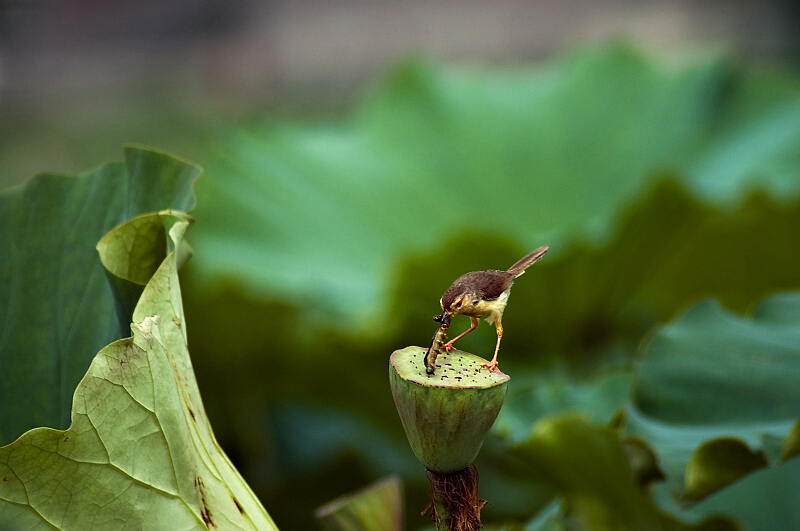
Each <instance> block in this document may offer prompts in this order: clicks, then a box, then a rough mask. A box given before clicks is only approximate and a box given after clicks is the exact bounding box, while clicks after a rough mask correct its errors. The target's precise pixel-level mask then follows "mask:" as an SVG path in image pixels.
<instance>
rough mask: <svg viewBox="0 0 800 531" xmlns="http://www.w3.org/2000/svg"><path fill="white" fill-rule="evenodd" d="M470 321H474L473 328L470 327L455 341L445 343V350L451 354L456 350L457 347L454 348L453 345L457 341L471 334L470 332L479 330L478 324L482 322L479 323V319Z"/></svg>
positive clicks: (472, 318) (473, 318)
mask: <svg viewBox="0 0 800 531" xmlns="http://www.w3.org/2000/svg"><path fill="white" fill-rule="evenodd" d="M469 319H470V321H472V326H470V327H469V328H468V329H467V330H465V331H464V332H461V333H460V334H459V335H458V336H456V337H454V338H453V339H451V340H450V341H448V342H447V343H445V344H444V345H443V346H444V349H445V350H447V351H448V352H449V351H451V350H453V349H455V347H454V346H453V343H455V342H456V340H458V339H461V338H462V337H464V336H465V335H467V334H469V333H470V332H472V331H473V330H475V329H476V328H478V323H479V322H480V321H478V318H477V317H470V318H469Z"/></svg>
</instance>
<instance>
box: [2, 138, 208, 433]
mask: <svg viewBox="0 0 800 531" xmlns="http://www.w3.org/2000/svg"><path fill="white" fill-rule="evenodd" d="M199 171H200V170H199V169H198V168H197V167H195V166H193V165H191V164H188V163H186V162H184V161H181V160H178V159H175V158H173V157H171V156H169V155H166V154H164V153H159V152H156V151H152V150H147V149H143V148H136V147H129V148H126V149H125V162H124V163H111V164H106V165H105V166H102V167H100V168H98V169H96V170H93V171H90V172H88V173H85V174H83V175H80V176H78V177H68V176H62V175H39V176H37V177H34V178H33V179H32V180H31V181H29V182H28V183H27V184H25V185H24V186H20V187H18V188H14V189H11V190H8V191H6V192H4V193H3V194H0V227H2V230H0V323H3V324H2V325H0V326H2V328H0V330H1V332H0V338H2V339H1V340H0V444H6V443H9V442H11V441H13V440H14V439H15V438H16V437H18V436H19V435H21V434H22V433H23V432H25V431H27V430H29V429H31V428H34V427H36V426H52V427H56V428H66V427H67V426H68V425H69V420H70V411H71V408H72V395H73V393H74V391H75V387H76V386H77V384H78V382H79V381H80V379H81V378H82V377H83V375H84V373H85V372H86V369H87V368H88V367H89V363H90V362H91V360H92V358H94V356H95V354H96V353H97V351H98V350H100V349H101V348H102V347H104V346H105V345H107V344H108V343H110V342H111V341H113V340H115V339H118V338H121V337H125V336H127V335H129V333H130V331H129V328H128V327H129V324H128V323H130V314H131V311H132V309H133V306H134V305H135V301H136V298H138V294H139V293H140V292H141V288H139V290H138V292H137V291H136V290H133V291H132V292H129V293H128V294H127V295H125V294H120V295H119V296H117V297H116V299H115V295H114V294H113V293H112V289H110V288H109V283H108V280H107V279H106V276H105V273H104V269H103V267H102V266H101V264H100V259H99V257H98V255H97V252H96V251H95V245H96V244H97V241H98V240H99V239H100V238H101V236H103V234H105V233H106V232H108V231H109V230H110V229H111V228H112V227H114V226H116V225H118V224H119V223H121V222H123V221H125V220H127V219H130V218H131V217H133V216H136V215H137V214H141V213H144V212H153V211H158V210H161V209H165V208H174V209H179V210H186V209H190V208H191V207H192V206H193V204H194V198H193V197H192V194H191V185H192V183H193V182H194V180H195V179H196V177H197V175H198V174H199ZM161 258H162V259H163V250H162V256H161ZM158 263H160V262H158ZM115 300H116V302H117V303H118V305H117V307H116V311H115Z"/></svg>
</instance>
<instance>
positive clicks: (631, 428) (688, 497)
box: [626, 292, 800, 501]
mask: <svg viewBox="0 0 800 531" xmlns="http://www.w3.org/2000/svg"><path fill="white" fill-rule="evenodd" d="M798 419H800V293H797V292H795V293H787V294H781V295H775V296H773V297H770V298H769V299H767V300H766V301H765V302H764V303H763V304H762V305H761V306H760V307H759V308H758V309H757V310H756V311H755V313H754V315H753V316H752V318H742V317H738V316H734V315H732V314H730V313H728V312H726V311H725V310H724V309H723V308H722V307H721V306H720V305H719V304H718V303H716V302H714V301H705V302H702V303H699V304H698V305H696V306H694V307H693V308H691V309H690V310H688V311H687V312H685V313H684V314H682V315H681V316H679V317H678V318H677V319H675V320H674V321H672V322H671V323H669V324H668V325H666V326H664V327H663V328H661V329H660V330H659V331H658V332H657V333H656V334H655V335H654V336H653V337H652V338H651V340H650V341H649V343H648V344H647V346H646V347H645V348H644V351H643V356H642V359H641V361H640V362H639V365H638V367H637V370H636V373H635V379H634V386H633V392H632V399H631V402H630V404H629V407H628V409H627V414H626V429H627V432H628V433H630V434H634V435H637V436H639V437H641V438H642V439H644V440H645V441H646V442H647V443H648V444H649V445H650V446H651V447H652V448H653V450H654V451H655V452H656V454H657V456H658V458H659V462H660V465H661V467H662V469H663V471H664V472H665V473H666V475H667V479H668V481H669V482H670V485H671V488H672V491H673V493H674V494H675V495H676V496H677V497H679V498H681V499H683V500H685V501H697V500H700V499H703V498H705V497H706V496H708V495H709V494H711V493H713V492H715V491H717V490H719V489H721V488H723V487H725V486H727V485H729V484H730V483H732V482H734V481H736V480H737V479H739V478H741V477H742V476H744V475H746V474H748V473H750V472H752V471H754V470H756V469H758V468H761V467H764V466H768V465H776V464H778V463H780V462H781V459H786V458H787V457H789V456H791V455H794V454H795V453H796V447H797V440H796V437H797V436H796V428H795V426H796V424H797V421H798Z"/></svg>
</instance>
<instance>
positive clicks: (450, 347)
mask: <svg viewBox="0 0 800 531" xmlns="http://www.w3.org/2000/svg"><path fill="white" fill-rule="evenodd" d="M442 346H443V347H444V349H445V350H446V351H447V352H450V351H451V350H455V349H456V347H454V346H453V344H452V343H445V344H444V345H442Z"/></svg>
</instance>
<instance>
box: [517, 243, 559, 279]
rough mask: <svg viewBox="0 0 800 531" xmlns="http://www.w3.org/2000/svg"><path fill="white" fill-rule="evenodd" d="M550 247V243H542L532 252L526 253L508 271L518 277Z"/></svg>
mask: <svg viewBox="0 0 800 531" xmlns="http://www.w3.org/2000/svg"><path fill="white" fill-rule="evenodd" d="M549 248H550V246H549V245H542V246H541V247H539V248H538V249H536V250H535V251H533V252H532V253H530V254H527V255H525V256H524V257H523V258H522V259H521V260H520V261H519V262H517V263H516V264H514V265H512V266H511V267H509V268H508V272H509V273H511V274H512V275H514V278H517V277H518V276H520V275H521V274H522V273H524V272H525V270H526V269H528V268H529V267H530V266H532V265H533V264H535V263H536V262H538V261H539V260H541V259H542V257H543V256H544V253H546V252H547V250H548V249H549Z"/></svg>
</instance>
